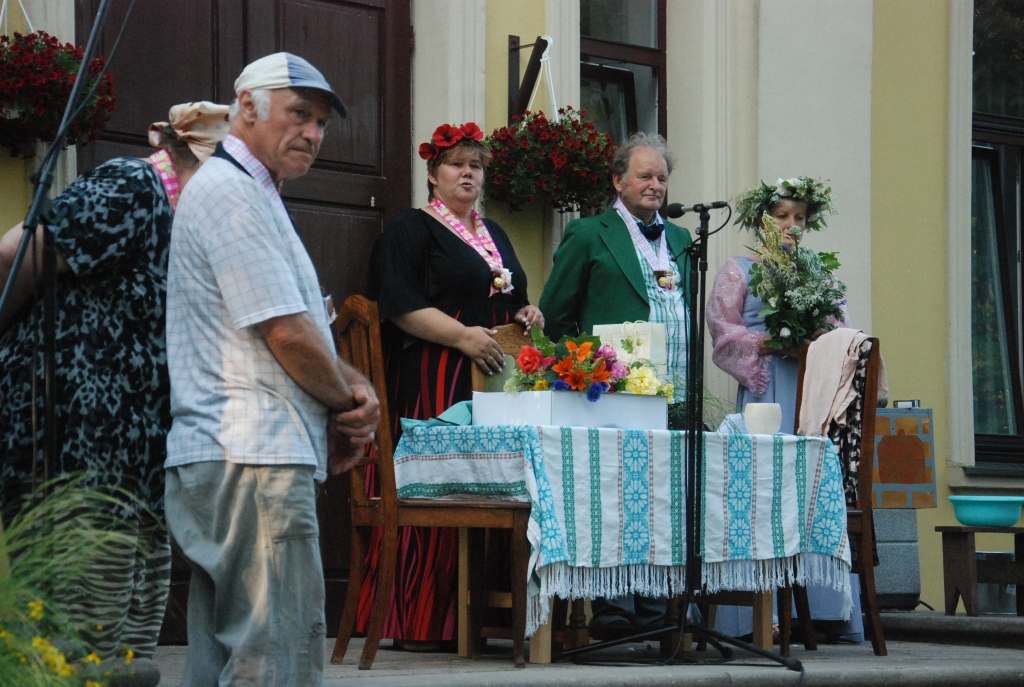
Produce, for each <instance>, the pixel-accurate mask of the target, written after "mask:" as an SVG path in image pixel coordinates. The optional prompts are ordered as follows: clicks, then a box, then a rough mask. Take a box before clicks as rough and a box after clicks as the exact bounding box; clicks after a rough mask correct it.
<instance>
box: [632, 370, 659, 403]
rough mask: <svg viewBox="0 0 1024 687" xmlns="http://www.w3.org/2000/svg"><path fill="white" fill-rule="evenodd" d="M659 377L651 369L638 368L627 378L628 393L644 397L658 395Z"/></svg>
mask: <svg viewBox="0 0 1024 687" xmlns="http://www.w3.org/2000/svg"><path fill="white" fill-rule="evenodd" d="M658 384H659V382H658V376H657V375H655V374H654V370H652V369H651V368H649V367H637V368H633V369H632V370H630V371H629V375H628V376H627V377H626V391H629V392H631V393H634V394H642V395H644V396H653V395H655V394H656V393H658Z"/></svg>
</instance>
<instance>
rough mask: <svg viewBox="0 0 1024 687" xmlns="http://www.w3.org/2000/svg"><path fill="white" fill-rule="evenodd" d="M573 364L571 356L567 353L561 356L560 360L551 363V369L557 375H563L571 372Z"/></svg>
mask: <svg viewBox="0 0 1024 687" xmlns="http://www.w3.org/2000/svg"><path fill="white" fill-rule="evenodd" d="M574 364H575V363H574V362H573V359H572V356H571V355H567V356H565V357H564V358H562V362H560V363H556V364H554V365H552V366H551V369H552V370H554V371H555V372H556V373H557V374H558V376H559V377H564V376H565V375H567V374H569V373H570V372H572V368H573V365H574Z"/></svg>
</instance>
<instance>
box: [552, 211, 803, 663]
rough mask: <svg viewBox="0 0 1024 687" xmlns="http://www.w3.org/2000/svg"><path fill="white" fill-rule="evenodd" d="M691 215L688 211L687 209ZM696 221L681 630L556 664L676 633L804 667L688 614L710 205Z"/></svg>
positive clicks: (694, 579)
mask: <svg viewBox="0 0 1024 687" xmlns="http://www.w3.org/2000/svg"><path fill="white" fill-rule="evenodd" d="M687 209H689V208H687ZM692 209H693V210H694V211H696V212H697V213H698V214H699V216H700V228H699V229H697V238H696V239H695V240H694V242H693V243H692V244H690V246H689V247H688V248H686V250H684V251H683V252H684V253H686V255H687V259H688V261H689V268H690V269H689V289H688V290H687V294H686V307H687V310H688V312H689V313H690V339H689V341H690V345H689V349H688V351H687V352H688V354H689V355H688V361H687V375H686V413H685V416H684V417H685V424H686V429H685V432H686V433H685V435H684V445H683V446H684V449H683V456H684V460H685V461H686V465H685V471H686V532H685V537H686V558H685V560H684V561H683V564H684V573H685V574H684V579H685V580H686V588H685V590H684V591H683V593H682V595H681V598H682V603H681V606H680V612H679V625H678V626H675V627H673V626H669V627H662V628H659V629H656V630H648V631H646V632H639V633H637V634H634V635H630V636H628V637H621V638H619V639H611V640H608V641H605V642H598V643H596V644H588V645H587V646H583V647H579V648H577V649H570V650H569V651H563V652H561V654H559V655H558V657H557V658H555V659H554V660H559V659H562V658H567V657H569V656H576V655H579V654H583V653H587V652H591V651H597V650H599V649H605V648H607V647H612V646H617V645H619V644H625V643H627V642H637V641H641V640H644V639H651V638H654V637H657V636H660V635H665V634H669V633H674V632H678V633H679V634H680V639H681V638H682V635H683V634H684V633H691V634H692V635H693V637H694V638H695V639H697V638H700V639H703V640H705V641H707V643H708V644H710V645H711V646H713V647H715V648H716V649H717V650H718V651H719V652H721V654H722V656H723V657H724V658H726V659H728V658H731V657H732V654H733V652H732V650H731V649H730V648H728V647H727V646H724V645H726V644H729V645H732V646H734V647H736V648H738V649H743V650H744V651H748V652H750V653H752V654H756V655H757V656H760V657H762V658H766V659H768V660H770V661H774V662H776V663H778V664H780V665H782V666H785V667H786V668H787V669H789V670H792V671H796V672H803V665H802V664H801V663H800V661H799V660H797V659H795V658H788V657H786V656H782V655H781V654H777V653H774V652H772V651H767V650H765V649H761V648H760V647H756V646H754V645H753V644H750V643H749V642H744V641H742V640H740V639H737V638H735V637H730V636H728V635H724V634H722V633H721V632H717V631H716V630H713V629H711V628H709V627H708V626H707V624H706V622H705V621H704V619H703V618H700V617H699V616H700V614H699V613H694V614H693V615H694V616H695V617H693V618H691V617H690V615H691V614H690V613H689V609H690V602H691V601H693V600H694V599H695V598H699V597H700V590H701V588H702V587H703V580H702V576H701V570H702V568H703V559H702V558H701V555H700V540H701V534H702V523H701V519H700V514H701V506H702V504H701V500H700V499H701V496H700V495H701V491H700V489H698V488H697V486H698V485H699V484H700V483H701V480H702V474H703V466H702V453H703V452H702V451H701V446H702V444H703V436H704V336H705V327H704V302H705V300H706V299H705V297H704V294H705V291H706V289H707V272H708V237H709V235H710V234H709V230H708V225H709V223H710V221H711V214H710V210H711V209H712V207H711V206H710V205H697V206H694V207H693V208H692Z"/></svg>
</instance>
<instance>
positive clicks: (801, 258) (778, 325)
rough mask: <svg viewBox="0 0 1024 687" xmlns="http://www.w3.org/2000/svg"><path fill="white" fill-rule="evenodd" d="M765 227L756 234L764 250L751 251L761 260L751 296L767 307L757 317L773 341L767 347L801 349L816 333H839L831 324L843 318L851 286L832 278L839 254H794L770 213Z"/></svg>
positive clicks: (797, 249)
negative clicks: (833, 320)
mask: <svg viewBox="0 0 1024 687" xmlns="http://www.w3.org/2000/svg"><path fill="white" fill-rule="evenodd" d="M763 225H764V226H763V227H762V226H758V228H757V229H756V230H755V233H756V235H757V237H758V238H759V239H760V240H761V246H760V247H759V248H756V249H752V250H754V252H756V253H757V255H758V258H759V260H758V262H755V263H754V264H753V265H752V266H751V268H750V284H749V286H750V291H751V293H753V294H754V295H755V296H757V297H758V298H760V299H761V300H762V301H763V302H764V306H763V307H762V308H761V311H760V312H759V313H758V317H761V318H763V319H764V323H765V329H766V330H767V331H768V333H769V334H770V335H771V338H770V339H769V340H768V341H766V342H765V345H766V346H768V347H769V348H773V349H775V350H782V349H786V348H797V347H799V346H801V345H802V344H803V342H804V341H806V340H808V339H810V338H812V337H813V336H814V334H815V332H818V331H820V330H822V329H824V330H832V329H835V327H834V325H832V324H831V323H830V322H829V319H830V318H831V319H840V318H841V317H842V309H841V307H840V303H841V302H843V299H844V297H845V295H846V286H845V285H844V284H843V283H842V282H841V281H839V279H837V278H836V277H835V275H834V274H833V272H834V271H835V270H836V269H837V268H838V267H839V260H838V259H837V258H836V254H835V253H815V252H814V251H812V250H811V249H810V248H804V247H803V246H797V247H795V248H793V249H790V248H789V247H788V246H786V245H785V244H784V243H783V233H782V231H781V229H779V226H778V224H776V223H775V220H774V219H772V217H771V216H770V215H769V214H767V213H765V214H764V219H763Z"/></svg>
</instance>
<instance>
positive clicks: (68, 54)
mask: <svg viewBox="0 0 1024 687" xmlns="http://www.w3.org/2000/svg"><path fill="white" fill-rule="evenodd" d="M83 52H84V51H83V49H82V48H76V47H75V46H73V45H71V44H70V43H64V44H61V42H60V41H59V40H57V39H56V38H55V37H53V36H51V35H49V34H47V33H46V32H44V31H37V32H36V33H30V34H28V35H27V36H22V35H21V34H19V33H15V34H14V36H13V37H11V36H0V146H4V147H6V148H8V149H9V150H10V151H11V154H12V155H22V156H25V157H29V156H31V154H32V153H31V151H30V150H29V146H31V145H32V144H34V143H35V141H37V140H39V141H45V142H50V141H52V140H53V139H54V138H55V137H56V135H57V129H58V128H59V127H60V122H61V118H62V117H63V116H64V109H65V106H66V105H67V101H68V98H69V97H70V96H71V89H72V87H73V86H74V85H75V81H76V79H77V78H78V75H79V70H80V68H81V61H82V55H83ZM104 63H105V60H104V59H103V58H102V57H97V58H96V59H94V60H92V61H91V62H90V63H89V67H88V70H87V74H88V77H89V82H88V83H86V84H85V85H84V87H83V88H85V89H86V90H85V91H84V92H88V89H89V88H91V87H92V85H93V84H94V83H95V81H96V78H97V77H98V75H99V73H100V70H101V69H102V68H103V65H104ZM116 104H117V101H116V99H115V97H114V80H113V77H112V76H111V75H110V74H109V73H108V74H106V76H105V77H104V79H103V81H102V82H101V83H100V85H99V87H98V88H97V89H96V93H95V94H94V95H93V96H92V99H91V100H90V101H89V103H88V105H86V107H85V109H84V110H83V111H82V114H81V116H80V117H79V118H78V119H76V120H75V121H74V122H72V124H71V126H70V127H69V130H68V136H67V139H66V140H65V145H75V144H77V143H90V142H92V141H95V140H96V138H97V137H98V136H99V134H100V132H101V131H103V128H104V127H105V126H106V125H107V122H109V121H110V117H111V115H112V114H113V113H114V106H115V105H116Z"/></svg>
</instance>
